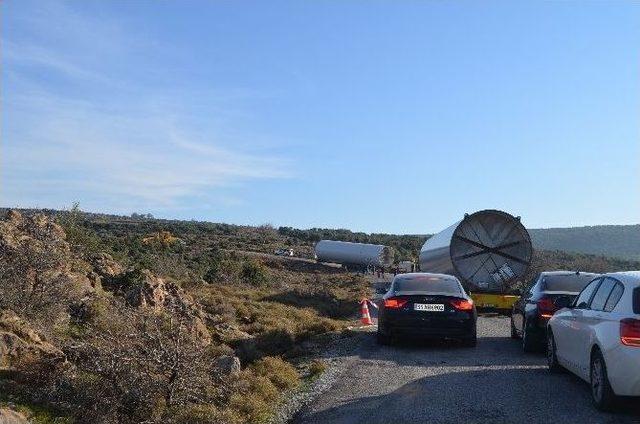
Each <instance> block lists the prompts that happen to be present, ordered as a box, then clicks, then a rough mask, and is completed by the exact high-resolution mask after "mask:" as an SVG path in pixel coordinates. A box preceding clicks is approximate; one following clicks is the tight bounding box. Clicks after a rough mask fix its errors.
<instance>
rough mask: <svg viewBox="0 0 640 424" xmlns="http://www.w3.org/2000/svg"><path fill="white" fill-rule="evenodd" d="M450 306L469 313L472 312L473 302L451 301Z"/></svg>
mask: <svg viewBox="0 0 640 424" xmlns="http://www.w3.org/2000/svg"><path fill="white" fill-rule="evenodd" d="M451 306H453V307H454V308H456V309H457V310H459V311H471V310H473V300H466V299H453V300H452V301H451Z"/></svg>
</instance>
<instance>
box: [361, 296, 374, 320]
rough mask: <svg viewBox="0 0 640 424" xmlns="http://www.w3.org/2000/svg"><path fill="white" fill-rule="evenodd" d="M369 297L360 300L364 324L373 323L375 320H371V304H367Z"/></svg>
mask: <svg viewBox="0 0 640 424" xmlns="http://www.w3.org/2000/svg"><path fill="white" fill-rule="evenodd" d="M367 303H368V302H367V299H362V302H360V305H362V306H361V308H360V312H361V313H362V319H361V321H362V324H363V325H373V321H371V315H369V306H367Z"/></svg>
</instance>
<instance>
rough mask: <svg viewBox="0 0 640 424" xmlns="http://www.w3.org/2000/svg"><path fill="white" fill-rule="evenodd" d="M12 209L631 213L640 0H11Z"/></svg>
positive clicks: (611, 217) (387, 227)
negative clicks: (529, 0) (76, 203)
mask: <svg viewBox="0 0 640 424" xmlns="http://www.w3.org/2000/svg"><path fill="white" fill-rule="evenodd" d="M0 7H1V8H2V140H1V143H2V144H1V145H0V148H1V150H0V153H1V162H0V166H1V173H0V176H1V181H0V190H1V191H0V199H1V202H0V204H2V205H3V206H11V207H13V206H21V207H35V206H39V207H53V208H68V207H69V206H70V205H71V204H72V203H73V202H80V206H81V208H82V209H85V210H91V211H103V212H112V213H121V214H130V213H131V212H145V213H146V212H150V213H153V214H154V215H155V216H157V217H167V218H184V219H201V220H209V221H215V222H229V223H236V224H262V223H272V224H274V225H289V226H294V227H303V228H308V227H340V228H349V229H353V230H362V231H367V232H394V233H429V232H434V231H438V230H440V229H442V228H444V227H445V226H447V225H449V224H451V223H452V222H454V221H456V220H457V219H459V218H460V217H461V216H462V215H463V214H464V213H465V212H473V211H475V210H478V209H484V208H499V209H504V210H506V211H509V212H511V213H513V214H516V215H521V216H522V218H523V222H524V223H525V225H527V226H529V227H551V226H577V225H594V224H629V223H638V222H639V221H640V219H639V217H640V186H639V183H640V3H637V2H636V3H634V2H631V1H629V2H624V1H611V2H597V1H589V2H572V1H566V2H564V1H559V2H552V1H549V2H513V1H504V2H498V1H482V2H478V1H447V2H445V1H399V2H393V1H355V0H353V1H343V0H340V1H339V0H335V1H315V2H313V1H289V2H281V1H269V2H265V1H252V2H250V1H246V2H233V1H224V2H223V1H219V2H215V1H142V0H137V1H135V2H124V1H91V0H89V1H87V0H83V1H80V0H77V1H70V2H49V1H25V0H20V1H18V0H5V1H3V2H2V5H1V6H0Z"/></svg>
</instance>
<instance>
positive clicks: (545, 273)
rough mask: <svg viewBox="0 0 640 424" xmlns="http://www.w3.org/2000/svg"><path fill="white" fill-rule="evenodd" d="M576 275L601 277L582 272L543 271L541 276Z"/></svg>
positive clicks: (593, 273)
mask: <svg viewBox="0 0 640 424" xmlns="http://www.w3.org/2000/svg"><path fill="white" fill-rule="evenodd" d="M575 274H580V275H592V276H594V277H596V276H598V275H600V274H596V273H595V272H582V271H543V272H541V273H540V275H541V276H548V275H575Z"/></svg>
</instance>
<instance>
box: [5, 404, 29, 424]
mask: <svg viewBox="0 0 640 424" xmlns="http://www.w3.org/2000/svg"><path fill="white" fill-rule="evenodd" d="M28 423H29V420H27V417H25V416H24V415H22V414H21V413H20V412H18V411H14V410H13V409H10V408H4V407H0V424H28Z"/></svg>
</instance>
